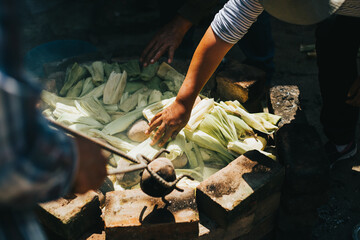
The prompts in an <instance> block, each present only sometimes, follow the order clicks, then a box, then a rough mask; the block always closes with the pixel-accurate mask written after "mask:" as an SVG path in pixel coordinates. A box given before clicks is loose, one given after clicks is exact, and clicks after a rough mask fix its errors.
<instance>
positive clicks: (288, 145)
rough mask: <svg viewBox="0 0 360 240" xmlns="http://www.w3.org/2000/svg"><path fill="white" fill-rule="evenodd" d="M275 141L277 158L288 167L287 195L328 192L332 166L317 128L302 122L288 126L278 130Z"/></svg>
mask: <svg viewBox="0 0 360 240" xmlns="http://www.w3.org/2000/svg"><path fill="white" fill-rule="evenodd" d="M275 140H276V148H277V153H278V159H279V161H280V162H281V163H283V164H284V166H285V173H286V174H285V179H286V180H285V181H284V190H285V191H286V192H288V193H289V194H292V195H301V194H317V193H320V192H323V191H326V190H327V188H328V184H329V182H328V179H329V178H328V176H329V163H328V161H327V159H326V158H325V155H324V152H323V145H322V142H321V138H320V136H319V134H318V133H317V131H316V129H315V128H314V127H312V126H310V125H308V124H302V123H291V124H286V125H284V126H283V127H281V128H280V129H279V130H278V131H277V133H276V137H275Z"/></svg>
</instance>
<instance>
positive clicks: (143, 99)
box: [137, 93, 149, 108]
mask: <svg viewBox="0 0 360 240" xmlns="http://www.w3.org/2000/svg"><path fill="white" fill-rule="evenodd" d="M148 98H149V95H148V94H146V93H144V94H143V93H140V94H139V95H138V99H137V102H138V103H137V107H138V108H139V107H146V106H147V105H148V101H147V100H148Z"/></svg>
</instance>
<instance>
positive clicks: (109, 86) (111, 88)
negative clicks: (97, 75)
mask: <svg viewBox="0 0 360 240" xmlns="http://www.w3.org/2000/svg"><path fill="white" fill-rule="evenodd" d="M126 79H127V73H126V71H124V72H123V73H122V74H121V73H115V72H112V73H111V74H110V77H109V79H108V81H107V82H106V85H105V88H104V95H103V101H104V103H105V104H116V103H118V102H119V101H120V99H121V96H122V94H123V92H124V89H125V86H126Z"/></svg>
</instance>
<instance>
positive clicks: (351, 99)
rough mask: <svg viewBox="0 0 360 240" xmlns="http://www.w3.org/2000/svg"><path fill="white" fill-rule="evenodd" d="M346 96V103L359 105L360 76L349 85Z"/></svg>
mask: <svg viewBox="0 0 360 240" xmlns="http://www.w3.org/2000/svg"><path fill="white" fill-rule="evenodd" d="M347 97H348V99H347V100H346V103H347V104H349V105H351V106H354V107H360V76H359V77H358V78H357V79H356V80H355V81H354V83H353V84H352V85H351V87H350V90H349V92H348V94H347Z"/></svg>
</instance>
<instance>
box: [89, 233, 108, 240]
mask: <svg viewBox="0 0 360 240" xmlns="http://www.w3.org/2000/svg"><path fill="white" fill-rule="evenodd" d="M105 239H106V235H105V232H102V233H94V234H92V235H91V236H90V237H88V238H86V240H105Z"/></svg>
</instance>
